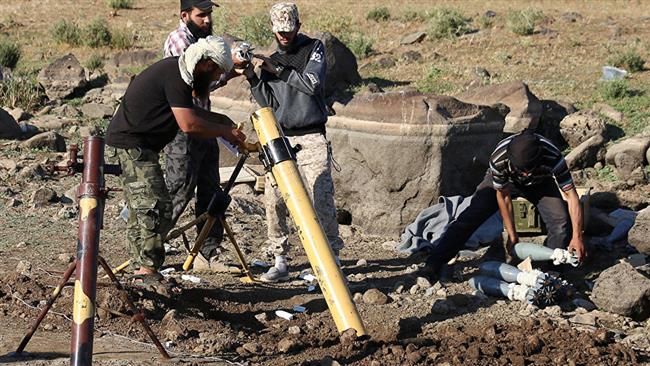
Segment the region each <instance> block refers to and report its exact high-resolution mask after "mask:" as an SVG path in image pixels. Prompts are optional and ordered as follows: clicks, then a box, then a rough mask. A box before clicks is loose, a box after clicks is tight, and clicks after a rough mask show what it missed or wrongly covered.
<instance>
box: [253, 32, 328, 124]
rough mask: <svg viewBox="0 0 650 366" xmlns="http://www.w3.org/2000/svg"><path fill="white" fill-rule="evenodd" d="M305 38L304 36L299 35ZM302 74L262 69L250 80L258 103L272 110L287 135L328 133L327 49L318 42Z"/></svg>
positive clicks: (293, 70)
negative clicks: (325, 90) (325, 89)
mask: <svg viewBox="0 0 650 366" xmlns="http://www.w3.org/2000/svg"><path fill="white" fill-rule="evenodd" d="M300 36H302V37H305V36H303V35H300ZM308 55H309V61H308V62H307V65H306V66H305V69H304V71H303V72H299V71H298V70H296V69H294V68H292V67H285V68H284V70H283V71H282V72H281V73H280V74H279V75H277V76H276V75H273V74H271V73H269V72H267V71H265V70H262V73H261V75H260V77H259V78H258V77H257V76H254V77H253V78H251V79H249V80H248V81H249V82H250V84H251V92H252V94H253V97H255V100H256V101H257V103H258V104H259V105H261V106H263V107H266V106H268V107H271V108H272V109H273V111H274V112H275V116H276V118H277V119H278V121H279V122H280V125H281V126H282V128H283V130H284V132H285V133H286V134H287V135H292V134H302V133H304V132H311V131H312V130H313V131H314V132H316V131H318V130H322V131H323V132H324V130H325V127H324V125H325V123H326V122H327V107H326V105H325V95H324V84H325V71H326V68H327V65H326V63H325V47H324V46H323V43H322V42H321V41H318V40H317V41H315V42H314V45H313V49H312V51H311V52H310V53H309V54H308Z"/></svg>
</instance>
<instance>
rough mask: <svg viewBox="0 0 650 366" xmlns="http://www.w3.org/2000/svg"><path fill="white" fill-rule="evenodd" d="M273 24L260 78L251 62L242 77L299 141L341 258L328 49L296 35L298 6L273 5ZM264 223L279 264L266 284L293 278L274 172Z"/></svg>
mask: <svg viewBox="0 0 650 366" xmlns="http://www.w3.org/2000/svg"><path fill="white" fill-rule="evenodd" d="M270 14H271V23H272V27H273V33H274V34H275V40H276V42H277V46H278V49H277V51H276V52H275V53H273V54H272V55H271V56H270V57H264V56H257V55H256V57H258V58H260V59H262V60H263V61H264V62H263V64H262V65H261V68H262V71H261V75H260V77H259V78H258V77H257V76H256V75H255V73H254V72H253V68H252V67H251V66H249V67H248V68H247V69H246V70H245V71H244V75H245V76H246V79H247V80H248V82H249V83H250V85H251V92H252V94H253V96H254V97H255V100H257V103H258V104H260V105H261V106H269V107H271V108H272V109H273V111H274V113H275V116H276V118H277V120H278V121H279V123H280V125H281V127H282V130H283V131H284V134H285V135H286V136H287V138H288V139H289V142H290V143H291V145H294V146H295V145H298V144H299V145H300V146H302V150H300V151H299V152H298V153H297V160H298V161H297V164H298V169H299V170H300V173H301V175H302V177H303V181H304V182H305V184H306V186H307V191H308V192H309V195H310V198H311V199H312V202H313V203H314V208H315V209H316V213H317V215H318V220H319V221H320V223H321V225H322V227H323V230H324V231H325V234H326V235H327V239H328V241H329V243H330V246H331V247H332V250H333V251H334V254H335V255H336V257H337V260H338V254H339V251H340V250H341V248H343V241H342V240H341V238H340V237H339V228H338V223H337V222H336V207H335V206H334V183H333V182H332V174H331V162H332V150H331V147H330V143H329V142H328V141H327V139H326V138H325V123H326V122H327V106H326V104H325V96H324V85H325V70H326V65H325V47H324V46H323V43H322V42H321V41H319V40H317V39H312V38H309V37H307V36H306V35H304V34H301V33H298V31H299V30H300V25H301V24H300V21H299V17H298V7H297V6H296V5H295V4H293V3H278V4H276V5H274V6H273V7H272V8H271V12H270ZM266 179H267V185H266V186H267V187H269V189H266V191H265V199H266V221H267V226H268V236H269V242H270V246H269V248H268V252H269V254H272V255H274V256H275V266H273V267H271V269H270V270H269V271H268V272H267V273H266V274H264V275H263V276H262V277H261V279H262V280H263V281H265V282H278V281H285V280H288V279H289V271H288V268H287V260H286V253H287V250H288V234H289V230H288V227H287V208H286V206H285V204H284V201H283V200H282V198H281V196H280V193H279V191H278V189H277V188H275V189H272V188H271V185H272V179H273V178H272V176H271V175H270V173H268V174H267V176H266Z"/></svg>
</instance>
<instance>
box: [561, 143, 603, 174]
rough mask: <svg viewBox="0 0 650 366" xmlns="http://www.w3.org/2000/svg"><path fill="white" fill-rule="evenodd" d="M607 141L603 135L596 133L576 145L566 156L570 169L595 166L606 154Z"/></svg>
mask: <svg viewBox="0 0 650 366" xmlns="http://www.w3.org/2000/svg"><path fill="white" fill-rule="evenodd" d="M606 142H607V140H606V139H605V137H603V135H595V136H592V137H590V138H588V139H587V140H586V141H584V142H583V143H581V144H580V145H578V146H576V147H575V148H574V149H573V150H571V152H570V153H569V154H568V155H567V156H566V157H565V159H566V163H567V165H568V166H569V169H584V168H588V167H592V166H594V164H596V162H598V161H599V160H601V158H602V157H603V156H604V146H605V143H606Z"/></svg>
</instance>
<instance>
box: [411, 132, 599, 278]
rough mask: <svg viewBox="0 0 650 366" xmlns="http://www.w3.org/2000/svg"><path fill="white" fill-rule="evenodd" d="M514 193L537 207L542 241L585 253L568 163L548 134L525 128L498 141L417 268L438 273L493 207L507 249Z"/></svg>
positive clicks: (513, 241)
mask: <svg viewBox="0 0 650 366" xmlns="http://www.w3.org/2000/svg"><path fill="white" fill-rule="evenodd" d="M560 191H561V192H560ZM562 195H564V197H566V200H567V203H568V208H567V204H566V203H565V202H564V200H563V199H562ZM513 196H515V197H524V198H526V199H527V200H528V201H530V202H531V203H533V204H534V205H535V206H536V207H537V209H538V211H539V214H540V216H541V217H542V220H543V221H544V223H545V224H546V227H547V229H548V236H547V239H546V243H545V245H546V246H548V247H550V248H553V249H555V248H566V247H567V245H568V249H569V251H572V252H575V253H576V254H577V256H578V258H579V260H580V261H582V260H583V259H584V257H585V256H586V254H587V253H586V251H585V247H584V243H583V240H582V209H581V207H580V201H579V198H578V194H577V192H576V189H575V186H574V184H573V179H572V177H571V173H570V172H569V168H568V167H567V164H566V162H565V160H564V157H563V156H562V153H561V152H560V150H558V148H557V147H555V146H554V145H553V144H552V143H551V142H550V141H549V140H547V139H545V138H544V137H542V136H540V135H537V134H534V133H532V132H528V131H526V132H522V133H519V134H516V135H513V136H510V137H508V138H506V139H504V140H502V141H501V142H499V144H498V145H497V147H496V149H495V150H494V152H493V153H492V155H491V157H490V167H489V169H488V171H487V173H486V174H485V178H484V179H483V182H481V184H479V186H478V187H477V188H476V192H474V194H473V196H472V201H471V203H470V205H469V206H468V207H467V208H466V209H465V211H463V212H462V213H461V214H460V215H459V216H458V218H457V219H456V220H454V221H453V222H451V223H450V224H449V226H448V227H447V228H446V230H445V232H444V233H443V234H442V236H441V237H440V239H439V240H438V245H436V246H435V247H434V248H433V249H432V250H431V251H430V253H429V257H428V259H427V261H426V266H425V267H424V268H423V269H422V270H421V271H420V274H421V275H424V276H427V277H429V278H431V279H433V280H435V279H438V278H439V277H440V274H441V273H440V272H441V270H442V269H444V265H445V264H446V263H447V262H449V261H450V260H451V259H452V258H453V257H454V256H455V255H456V254H458V252H459V251H460V250H461V249H462V248H463V246H464V245H465V242H467V240H468V239H469V238H470V237H471V236H472V234H473V233H474V232H475V231H476V229H478V228H479V226H481V224H483V222H485V220H487V219H488V218H490V216H492V215H493V214H494V213H495V212H496V211H497V209H498V210H499V213H500V214H501V217H502V218H503V225H504V227H505V230H506V233H507V234H508V243H507V245H506V250H508V251H511V250H512V248H513V247H514V245H515V244H516V243H517V242H519V236H518V235H517V232H516V231H515V225H514V215H513V208H512V197H513ZM569 223H570V224H569Z"/></svg>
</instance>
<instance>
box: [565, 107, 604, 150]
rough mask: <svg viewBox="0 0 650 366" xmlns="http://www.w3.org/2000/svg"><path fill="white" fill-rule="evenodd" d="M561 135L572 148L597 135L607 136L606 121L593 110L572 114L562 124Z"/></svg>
mask: <svg viewBox="0 0 650 366" xmlns="http://www.w3.org/2000/svg"><path fill="white" fill-rule="evenodd" d="M560 133H561V134H562V137H564V140H565V141H566V142H567V144H569V146H570V147H571V148H574V147H577V146H578V145H580V144H581V143H583V142H585V141H587V140H588V139H589V138H590V137H592V136H596V135H602V136H605V134H606V125H605V120H604V119H603V118H602V117H601V116H600V115H598V113H596V112H594V111H592V110H588V109H587V110H583V111H579V112H576V113H572V114H570V115H568V116H566V117H564V119H563V120H562V122H560Z"/></svg>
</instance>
